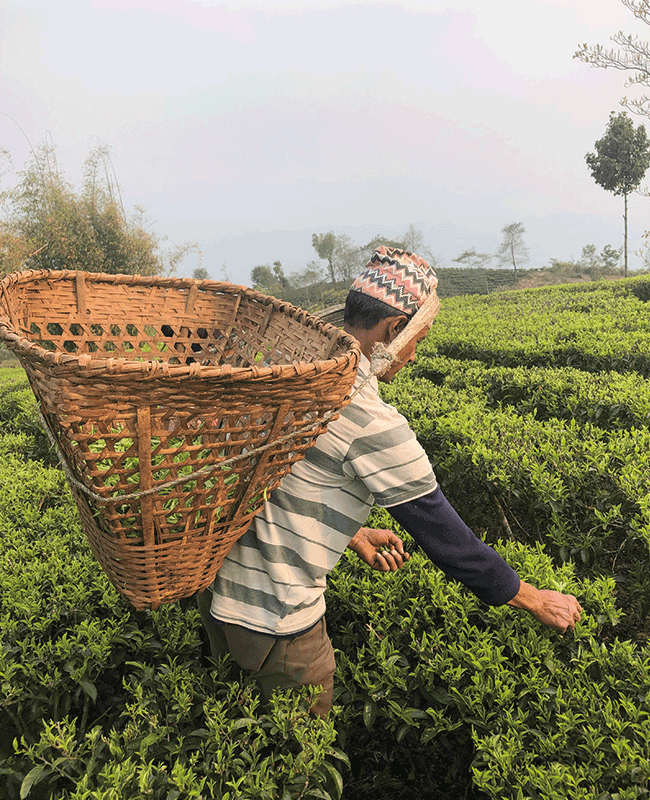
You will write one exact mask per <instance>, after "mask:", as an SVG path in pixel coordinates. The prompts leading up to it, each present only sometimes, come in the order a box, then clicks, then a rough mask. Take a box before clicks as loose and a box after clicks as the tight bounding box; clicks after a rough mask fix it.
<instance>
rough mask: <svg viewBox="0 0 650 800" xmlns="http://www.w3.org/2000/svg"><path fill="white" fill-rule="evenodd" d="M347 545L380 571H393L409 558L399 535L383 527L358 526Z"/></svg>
mask: <svg viewBox="0 0 650 800" xmlns="http://www.w3.org/2000/svg"><path fill="white" fill-rule="evenodd" d="M348 547H349V548H350V549H351V550H354V552H355V553H356V554H357V555H358V556H359V558H361V559H363V560H364V561H365V562H366V564H369V565H370V566H371V567H372V568H373V569H378V570H380V572H395V571H396V570H398V569H399V568H400V567H401V566H403V565H404V562H405V561H408V560H409V558H410V556H409V554H408V553H407V552H406V551H405V550H404V543H403V542H402V540H401V539H400V538H399V536H396V535H395V534H394V533H393V532H392V531H388V530H384V529H378V528H359V530H358V532H357V533H356V535H355V536H354V538H353V539H352V540H351V542H350V544H349V545H348Z"/></svg>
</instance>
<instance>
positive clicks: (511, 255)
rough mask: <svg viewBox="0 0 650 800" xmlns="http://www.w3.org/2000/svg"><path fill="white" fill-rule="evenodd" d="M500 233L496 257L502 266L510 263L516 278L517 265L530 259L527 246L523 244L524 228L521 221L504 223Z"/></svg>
mask: <svg viewBox="0 0 650 800" xmlns="http://www.w3.org/2000/svg"><path fill="white" fill-rule="evenodd" d="M501 233H502V234H503V241H502V242H501V245H500V247H499V249H498V250H497V252H496V257H497V258H498V259H499V263H500V264H501V265H502V266H503V265H504V264H512V267H513V269H514V271H515V280H517V265H518V264H526V263H527V262H528V261H529V260H530V257H529V252H528V248H527V247H526V245H525V244H524V233H526V229H525V228H524V225H523V223H522V222H512V223H510V225H504V227H503V228H502V229H501Z"/></svg>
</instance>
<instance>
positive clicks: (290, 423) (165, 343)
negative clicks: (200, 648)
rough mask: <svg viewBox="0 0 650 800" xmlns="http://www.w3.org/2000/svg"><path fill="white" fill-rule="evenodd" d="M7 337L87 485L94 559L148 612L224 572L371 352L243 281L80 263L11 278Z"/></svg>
mask: <svg viewBox="0 0 650 800" xmlns="http://www.w3.org/2000/svg"><path fill="white" fill-rule="evenodd" d="M0 339H2V340H3V341H4V342H5V343H6V344H7V345H8V346H9V347H10V348H11V349H12V350H14V352H15V353H16V354H17V355H18V357H19V358H20V360H21V363H22V365H23V367H24V368H25V370H26V372H27V375H28V377H29V380H30V383H31V385H32V388H33V390H34V393H35V394H36V397H37V399H38V401H39V403H40V407H41V410H42V413H43V415H44V417H45V419H46V422H47V424H48V427H49V428H50V431H51V433H52V434H53V435H54V437H55V439H56V441H57V443H58V445H59V448H60V450H61V452H62V454H63V456H64V459H65V461H66V462H67V465H68V469H69V471H70V473H71V475H72V476H73V477H74V478H75V479H76V480H77V481H79V482H80V483H81V484H83V485H84V486H85V487H87V489H88V490H90V493H89V492H88V491H83V490H81V489H80V488H78V487H76V486H75V485H74V483H73V484H72V485H71V489H72V493H73V496H74V498H75V501H76V504H77V507H78V509H79V513H80V516H81V521H82V526H83V529H84V531H85V533H86V535H87V537H88V540H89V542H90V545H91V548H92V550H93V552H94V554H95V556H96V557H97V559H98V560H99V562H100V563H101V565H102V567H103V568H104V570H105V572H106V573H107V575H108V576H109V578H110V579H111V581H112V582H113V583H114V584H115V586H116V587H117V589H118V590H119V591H120V592H121V593H122V594H123V595H124V596H125V597H127V598H128V599H129V600H130V601H131V602H132V603H133V604H134V605H135V606H136V607H137V608H146V607H152V608H155V607H157V606H159V605H160V604H161V603H166V602H172V601H174V600H177V599H179V598H181V597H187V596H190V595H191V594H193V593H194V592H196V591H199V590H201V589H204V588H205V587H206V586H207V585H208V584H209V583H210V582H211V581H212V580H213V579H214V576H215V574H216V572H217V570H218V568H219V566H220V565H221V563H222V562H223V559H224V558H225V556H226V555H227V553H228V552H229V551H230V549H231V547H232V545H233V544H234V543H235V541H236V540H237V539H238V538H239V537H240V536H241V535H242V534H243V533H245V531H246V530H247V529H248V527H249V525H250V523H251V520H252V519H253V517H254V516H255V514H256V513H257V512H258V511H259V510H260V509H261V507H262V506H263V504H264V501H265V499H266V497H267V496H268V493H269V492H270V491H271V490H272V489H273V488H274V487H275V486H277V485H278V483H279V482H280V480H281V478H282V477H283V476H284V475H286V474H287V473H288V472H289V470H290V469H291V467H292V465H293V464H294V463H295V462H296V461H298V460H299V459H301V458H303V457H304V454H305V451H306V450H307V449H308V448H309V447H310V446H311V445H312V444H313V443H314V441H315V439H316V437H317V436H318V435H320V434H321V433H322V432H323V431H324V430H326V428H327V423H328V421H329V418H330V417H331V412H332V411H337V410H339V409H340V408H341V407H342V406H344V405H345V404H346V403H347V402H349V395H350V391H351V388H352V385H353V383H354V378H355V375H356V367H357V364H358V360H359V350H358V344H357V342H356V340H355V339H353V338H352V337H350V336H348V335H347V334H345V333H343V332H342V331H340V330H338V329H336V328H335V327H334V326H332V325H329V324H327V323H325V322H323V321H321V320H319V319H317V318H315V317H312V316H310V315H308V314H306V313H305V312H304V311H301V310H299V309H296V308H294V307H293V306H291V305H289V304H288V303H284V302H280V301H278V300H276V299H274V298H270V297H267V296H265V295H262V294H259V293H258V292H254V291H252V290H250V289H247V288H245V287H242V286H234V285H232V284H228V283H220V282H216V281H193V280H189V279H171V278H149V277H147V278H144V277H138V276H127V275H104V274H98V273H83V272H76V271H60V272H55V271H46V270H40V271H27V272H21V273H15V274H13V275H10V276H8V277H7V278H5V279H4V280H3V281H2V283H0ZM305 423H310V424H309V426H308V427H304V426H305ZM301 426H303V427H301ZM287 439H288V440H287ZM278 440H284V441H278ZM274 443H277V444H274ZM267 445H268V446H269V447H268V448H266V449H264V450H263V451H260V450H259V448H260V447H262V446H267ZM233 457H237V460H236V461H235V462H232V460H231V459H233ZM224 462H225V463H224ZM199 470H200V474H198V475H193V473H196V472H198V471H199ZM191 474H192V475H193V476H192V477H190V478H189V479H187V480H184V477H185V476H187V475H191ZM177 479H182V480H181V482H178V483H175V484H174V483H173V482H174V481H176V480H177ZM158 487H160V488H158ZM150 490H154V491H153V492H152V491H150ZM143 492H144V493H145V494H142V493H143ZM93 495H94V496H93ZM124 495H127V496H128V495H135V497H131V498H130V499H128V498H126V499H121V496H122V498H123V496H124ZM100 499H101V502H100Z"/></svg>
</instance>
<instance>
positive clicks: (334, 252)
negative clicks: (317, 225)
mask: <svg viewBox="0 0 650 800" xmlns="http://www.w3.org/2000/svg"><path fill="white" fill-rule="evenodd" d="M311 243H312V247H313V248H314V250H315V251H316V252H317V253H318V257H319V258H322V259H323V260H324V261H327V263H328V266H329V272H330V280H331V283H332V285H333V286H335V285H336V281H337V280H339V281H342V282H344V283H351V282H352V281H353V280H354V278H355V277H356V273H357V272H358V265H359V248H357V247H356V245H355V244H354V242H353V241H352V239H351V238H350V237H349V236H348V235H347V234H345V233H342V234H340V235H339V236H335V235H334V232H333V231H329V232H328V233H322V234H317V233H314V234H313V235H312V237H311Z"/></svg>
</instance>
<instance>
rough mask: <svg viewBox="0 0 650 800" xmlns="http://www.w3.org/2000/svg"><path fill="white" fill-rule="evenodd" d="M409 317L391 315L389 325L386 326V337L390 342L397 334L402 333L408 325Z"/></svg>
mask: <svg viewBox="0 0 650 800" xmlns="http://www.w3.org/2000/svg"><path fill="white" fill-rule="evenodd" d="M408 321H409V320H408V317H406V316H400V317H389V319H388V320H387V322H388V325H387V326H386V338H387V339H388V344H390V343H391V342H392V341H393V339H395V338H396V336H397V335H398V334H399V333H401V332H402V331H403V330H404V328H405V327H406V326H407V325H408Z"/></svg>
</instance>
